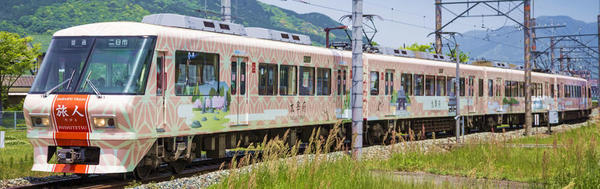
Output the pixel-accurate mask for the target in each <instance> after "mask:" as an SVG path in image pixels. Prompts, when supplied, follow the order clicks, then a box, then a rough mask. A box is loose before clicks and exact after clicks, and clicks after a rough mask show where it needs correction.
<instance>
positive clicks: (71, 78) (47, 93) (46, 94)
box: [44, 70, 75, 98]
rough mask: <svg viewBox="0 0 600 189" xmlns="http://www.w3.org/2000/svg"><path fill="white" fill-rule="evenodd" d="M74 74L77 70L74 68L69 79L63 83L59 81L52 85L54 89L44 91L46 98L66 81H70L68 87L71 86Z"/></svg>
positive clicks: (65, 81)
mask: <svg viewBox="0 0 600 189" xmlns="http://www.w3.org/2000/svg"><path fill="white" fill-rule="evenodd" d="M73 75H75V70H73V71H72V72H71V77H69V79H66V80H64V81H63V82H62V83H59V84H58V85H56V86H54V87H52V89H50V90H48V91H46V92H45V93H44V98H46V97H48V95H50V93H52V92H53V91H54V90H56V89H58V88H59V87H60V86H63V85H64V84H65V83H69V84H67V89H68V88H69V87H70V86H71V81H72V80H73Z"/></svg>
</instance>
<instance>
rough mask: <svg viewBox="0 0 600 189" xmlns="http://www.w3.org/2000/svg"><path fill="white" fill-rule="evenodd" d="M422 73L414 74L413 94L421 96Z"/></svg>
mask: <svg viewBox="0 0 600 189" xmlns="http://www.w3.org/2000/svg"><path fill="white" fill-rule="evenodd" d="M423 79H424V78H423V75H416V74H415V96H423Z"/></svg>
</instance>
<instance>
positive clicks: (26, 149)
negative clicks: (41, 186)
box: [0, 128, 53, 179]
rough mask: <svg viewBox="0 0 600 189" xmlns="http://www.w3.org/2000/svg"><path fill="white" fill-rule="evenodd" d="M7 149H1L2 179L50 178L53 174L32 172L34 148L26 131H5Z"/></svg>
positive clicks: (0, 170) (0, 166) (0, 176)
mask: <svg viewBox="0 0 600 189" xmlns="http://www.w3.org/2000/svg"><path fill="white" fill-rule="evenodd" d="M0 130H2V131H6V133H5V148H0V179H11V178H19V177H26V176H34V177H40V176H48V175H51V174H53V173H46V172H37V171H31V166H32V165H33V147H32V146H31V144H30V143H29V141H28V140H27V132H26V131H25V130H14V129H3V128H0Z"/></svg>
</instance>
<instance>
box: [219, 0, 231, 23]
mask: <svg viewBox="0 0 600 189" xmlns="http://www.w3.org/2000/svg"><path fill="white" fill-rule="evenodd" d="M221 14H222V19H223V21H224V22H231V0H221Z"/></svg>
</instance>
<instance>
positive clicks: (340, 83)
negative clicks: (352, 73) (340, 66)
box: [336, 70, 342, 95]
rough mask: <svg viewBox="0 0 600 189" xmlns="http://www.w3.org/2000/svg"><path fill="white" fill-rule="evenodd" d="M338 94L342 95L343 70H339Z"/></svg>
mask: <svg viewBox="0 0 600 189" xmlns="http://www.w3.org/2000/svg"><path fill="white" fill-rule="evenodd" d="M336 81H337V95H342V70H337V80H336Z"/></svg>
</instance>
